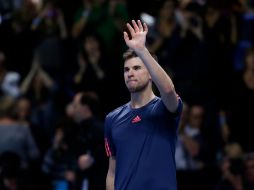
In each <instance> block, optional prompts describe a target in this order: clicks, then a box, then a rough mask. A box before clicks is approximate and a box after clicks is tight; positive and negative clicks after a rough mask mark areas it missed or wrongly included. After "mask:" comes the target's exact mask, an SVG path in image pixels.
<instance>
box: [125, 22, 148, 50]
mask: <svg viewBox="0 0 254 190" xmlns="http://www.w3.org/2000/svg"><path fill="white" fill-rule="evenodd" d="M127 28H128V30H129V32H130V35H131V38H130V37H129V36H128V34H127V32H126V31H124V40H125V43H126V45H127V46H128V47H129V48H131V49H133V50H134V51H136V52H137V51H142V50H143V49H144V48H145V43H146V34H147V32H148V27H147V25H146V24H145V23H143V24H142V23H141V21H140V20H138V21H137V22H136V21H134V20H132V25H130V24H129V23H127Z"/></svg>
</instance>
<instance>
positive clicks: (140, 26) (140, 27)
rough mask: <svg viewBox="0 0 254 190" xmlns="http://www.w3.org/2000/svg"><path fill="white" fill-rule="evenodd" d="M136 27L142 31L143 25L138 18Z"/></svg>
mask: <svg viewBox="0 0 254 190" xmlns="http://www.w3.org/2000/svg"><path fill="white" fill-rule="evenodd" d="M138 27H139V30H140V31H144V28H143V25H142V23H141V21H140V20H138Z"/></svg>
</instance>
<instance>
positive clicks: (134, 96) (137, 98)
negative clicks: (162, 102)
mask: <svg viewBox="0 0 254 190" xmlns="http://www.w3.org/2000/svg"><path fill="white" fill-rule="evenodd" d="M154 97H155V95H154V93H153V91H152V89H145V90H143V91H141V92H135V93H131V107H132V108H140V107H142V106H144V105H146V104H148V103H149V102H150V101H151V100H152V99H153V98H154Z"/></svg>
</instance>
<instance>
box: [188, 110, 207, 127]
mask: <svg viewBox="0 0 254 190" xmlns="http://www.w3.org/2000/svg"><path fill="white" fill-rule="evenodd" d="M203 115H204V109H203V107H201V106H192V107H191V110H190V116H189V123H190V125H191V126H192V127H195V128H200V127H201V125H202V122H203Z"/></svg>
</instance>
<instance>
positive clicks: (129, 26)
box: [127, 23, 135, 36]
mask: <svg viewBox="0 0 254 190" xmlns="http://www.w3.org/2000/svg"><path fill="white" fill-rule="evenodd" d="M127 28H128V30H129V31H130V34H131V36H134V35H135V30H134V29H133V28H132V26H131V25H130V24H129V23H127Z"/></svg>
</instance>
